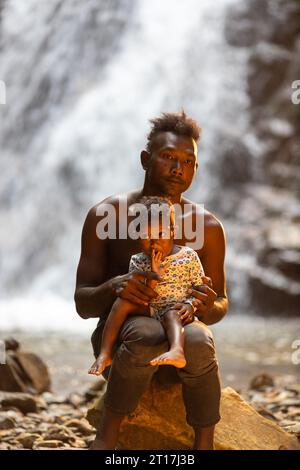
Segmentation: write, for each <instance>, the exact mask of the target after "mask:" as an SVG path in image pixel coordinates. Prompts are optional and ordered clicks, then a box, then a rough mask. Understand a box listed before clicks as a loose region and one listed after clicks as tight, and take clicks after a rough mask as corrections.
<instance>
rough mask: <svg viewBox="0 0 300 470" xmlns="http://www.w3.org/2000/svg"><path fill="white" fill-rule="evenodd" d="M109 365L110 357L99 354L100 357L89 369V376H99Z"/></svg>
mask: <svg viewBox="0 0 300 470" xmlns="http://www.w3.org/2000/svg"><path fill="white" fill-rule="evenodd" d="M111 363H112V358H111V357H110V356H106V355H104V354H100V356H98V357H97V359H96V361H95V362H94V364H93V365H92V367H91V368H90V370H89V374H93V375H100V374H102V372H103V371H104V370H105V369H106V367H108V366H110V365H111Z"/></svg>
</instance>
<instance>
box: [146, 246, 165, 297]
mask: <svg viewBox="0 0 300 470" xmlns="http://www.w3.org/2000/svg"><path fill="white" fill-rule="evenodd" d="M161 256H162V255H161V252H160V251H157V252H155V251H154V250H152V251H151V271H152V272H154V273H157V274H159V275H162V274H163V270H162V268H161V267H160V264H161ZM157 282H158V281H156V280H155V279H148V280H147V286H149V287H151V288H152V289H154V288H155V287H156V285H157Z"/></svg>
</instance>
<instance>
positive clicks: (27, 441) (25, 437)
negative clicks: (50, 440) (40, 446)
mask: <svg viewBox="0 0 300 470" xmlns="http://www.w3.org/2000/svg"><path fill="white" fill-rule="evenodd" d="M40 438H41V436H40V434H37V433H27V432H24V433H22V434H20V435H19V436H18V437H17V438H16V441H17V442H19V443H20V444H22V446H23V447H24V448H25V449H32V447H33V444H34V443H35V442H36V441H37V440H38V439H40Z"/></svg>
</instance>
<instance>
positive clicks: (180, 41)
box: [0, 0, 248, 329]
mask: <svg viewBox="0 0 300 470" xmlns="http://www.w3.org/2000/svg"><path fill="white" fill-rule="evenodd" d="M237 3H239V0H220V1H219V2H218V4H217V5H212V3H211V1H210V0H201V1H199V0H186V1H185V2H182V1H179V0H164V1H163V2H161V1H159V0H151V1H146V0H135V1H129V0H127V1H121V0H114V1H111V0H106V1H104V0H101V1H99V0H86V1H85V2H84V5H83V4H82V2H79V1H78V0H68V1H67V2H63V1H62V0H52V1H51V2H40V1H39V0H26V2H20V1H18V0H6V1H5V2H4V3H3V10H2V19H1V33H0V51H1V69H0V80H3V81H4V82H5V83H6V88H7V104H6V105H5V106H4V105H0V119H1V129H0V144H1V162H0V198H1V199H0V224H1V233H0V242H1V246H2V256H1V265H0V269H1V317H0V327H3V328H11V327H20V328H40V329H42V328H50V329H51V328H54V329H55V328H58V329H61V328H62V327H63V328H65V329H72V328H77V327H78V329H82V323H84V322H82V321H81V320H80V319H76V313H75V308H74V305H73V301H72V296H73V290H74V283H75V271H76V266H77V262H78V258H79V251H80V234H81V229H82V224H83V221H84V218H85V215H86V213H87V211H88V209H89V208H90V207H91V206H92V205H94V204H95V203H97V202H98V201H100V200H101V199H103V198H104V197H107V196H108V195H110V194H113V193H117V192H123V191H128V190H130V189H133V188H135V187H138V186H141V185H142V182H143V176H144V174H143V170H142V167H141V165H140V162H139V153H140V151H141V149H142V148H143V147H144V145H145V139H146V135H147V132H148V129H149V123H148V119H149V118H151V117H154V116H156V115H157V114H159V113H160V112H161V111H178V110H180V109H181V108H182V107H183V108H184V109H185V110H186V111H187V113H188V114H190V115H191V116H193V117H194V118H195V119H197V120H198V122H199V124H200V126H201V127H202V129H203V134H202V135H203V136H202V140H201V142H200V145H199V159H200V168H199V171H198V175H197V177H196V180H195V182H194V184H193V187H192V188H191V189H190V190H189V192H188V193H187V196H188V197H192V198H193V199H194V200H196V201H197V202H199V203H205V204H209V201H210V200H211V198H212V197H213V195H214V193H215V192H216V191H217V187H218V176H217V175H216V172H215V171H213V169H214V168H215V166H216V165H218V161H217V158H218V151H217V150H218V147H219V146H221V145H222V142H220V141H219V139H218V136H220V135H222V134H224V133H225V134H227V136H229V137H228V138H229V139H230V138H232V139H235V138H236V136H237V135H238V134H241V133H245V132H246V128H247V124H248V122H247V106H248V99H247V94H246V78H245V74H246V71H245V69H246V67H245V63H246V60H247V54H246V51H245V49H243V48H241V49H239V50H237V49H233V48H232V46H230V45H229V44H228V43H227V42H226V40H225V37H224V24H225V18H226V13H227V11H228V9H230V8H231V7H232V6H233V5H235V4H237ZM237 116H239V117H238V119H237ZM76 325H77V326H76ZM85 325H86V324H85ZM89 326H90V325H89Z"/></svg>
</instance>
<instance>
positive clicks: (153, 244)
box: [140, 221, 174, 258]
mask: <svg viewBox="0 0 300 470" xmlns="http://www.w3.org/2000/svg"><path fill="white" fill-rule="evenodd" d="M143 235H144V237H147V238H144V237H143V238H141V239H140V245H141V248H142V250H143V252H144V253H146V254H147V255H148V256H151V252H152V250H154V251H160V252H161V254H162V258H164V257H165V256H168V255H169V253H170V252H171V251H172V248H173V236H174V233H173V231H172V229H170V228H168V227H166V226H165V225H163V224H162V222H161V221H160V222H157V223H155V224H154V223H152V225H151V224H148V233H147V234H142V236H143Z"/></svg>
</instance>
